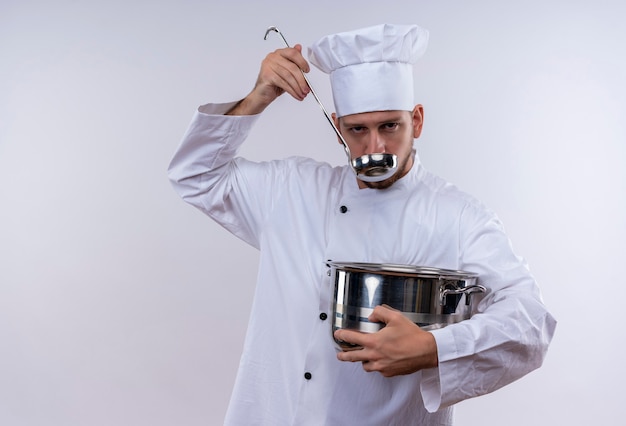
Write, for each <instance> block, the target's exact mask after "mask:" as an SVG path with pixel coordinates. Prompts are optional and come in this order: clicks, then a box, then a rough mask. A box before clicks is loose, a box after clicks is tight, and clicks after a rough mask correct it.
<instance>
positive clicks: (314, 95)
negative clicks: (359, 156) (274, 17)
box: [263, 26, 352, 161]
mask: <svg viewBox="0 0 626 426" xmlns="http://www.w3.org/2000/svg"><path fill="white" fill-rule="evenodd" d="M270 31H274V32H276V33H278V35H280V37H281V38H282V39H283V41H284V42H285V46H287V47H291V46H289V43H287V40H286V39H285V36H284V35H283V33H281V32H280V30H279V29H278V28H276V27H274V26H271V27H269V28H268V29H267V31H265V37H263V40H267V35H268V34H269V33H270ZM300 72H301V73H302V77H304V81H306V84H307V86H309V89H311V94H312V95H313V97H314V98H315V100H316V101H317V104H318V105H319V106H320V108H321V109H322V112H323V113H324V116H325V117H326V120H328V122H329V123H330V125H331V126H332V128H333V130H335V133H336V134H337V137H338V138H339V140H340V141H341V143H342V144H343V148H344V149H345V151H346V155H347V156H348V161H351V160H352V155H351V154H350V148H348V144H347V143H346V141H345V139H344V138H343V136H342V135H341V133H340V132H339V129H338V128H337V126H335V123H334V122H333V119H332V118H331V117H330V115H329V114H328V112H326V108H324V105H322V102H321V101H320V98H318V97H317V93H315V90H313V86H312V85H311V82H310V81H309V79H308V78H307V76H306V74H305V73H304V71H302V70H300Z"/></svg>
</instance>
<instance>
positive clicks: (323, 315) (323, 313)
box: [320, 312, 328, 321]
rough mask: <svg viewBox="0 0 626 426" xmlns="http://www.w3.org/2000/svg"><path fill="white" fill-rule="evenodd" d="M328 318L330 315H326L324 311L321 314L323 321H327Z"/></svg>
mask: <svg viewBox="0 0 626 426" xmlns="http://www.w3.org/2000/svg"><path fill="white" fill-rule="evenodd" d="M326 318H328V315H326V312H322V313H321V314H320V319H321V320H322V321H326Z"/></svg>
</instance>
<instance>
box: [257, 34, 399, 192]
mask: <svg viewBox="0 0 626 426" xmlns="http://www.w3.org/2000/svg"><path fill="white" fill-rule="evenodd" d="M271 31H274V32H276V33H278V35H280V37H281V38H282V39H283V42H284V43H285V46H287V47H291V46H289V43H287V40H286V39H285V36H284V35H283V33H281V32H280V30H279V29H278V28H276V27H274V26H271V27H269V28H268V29H267V30H266V31H265V37H264V39H267V35H268V34H269V33H270V32H271ZM301 71H302V70H301ZM302 76H303V77H304V81H306V84H307V85H308V86H309V89H311V94H312V95H313V97H314V98H315V100H316V101H317V104H318V105H319V106H320V108H321V109H322V112H323V113H324V115H325V116H326V119H327V120H328V122H329V123H330V125H331V126H332V128H333V129H334V130H335V133H336V134H337V137H338V138H339V140H340V141H341V143H342V144H343V148H344V150H345V151H346V155H347V156H348V163H349V164H350V166H351V167H352V170H354V173H355V174H356V177H357V178H358V179H360V180H362V181H364V182H381V181H383V180H385V179H388V178H390V177H391V176H393V175H394V174H395V173H396V171H397V170H398V158H397V156H396V155H395V154H388V153H376V154H366V155H362V156H360V157H357V158H354V159H353V158H352V154H351V153H350V148H349V147H348V144H347V143H346V141H345V139H344V138H343V135H342V134H341V132H340V131H339V129H338V128H337V126H335V123H334V122H333V120H332V118H331V117H330V115H328V112H326V108H324V105H322V102H321V101H320V99H319V98H318V97H317V94H316V93H315V90H313V86H311V82H310V81H309V79H308V78H307V76H306V74H305V73H304V71H302Z"/></svg>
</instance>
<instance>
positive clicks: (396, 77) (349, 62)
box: [309, 24, 428, 117]
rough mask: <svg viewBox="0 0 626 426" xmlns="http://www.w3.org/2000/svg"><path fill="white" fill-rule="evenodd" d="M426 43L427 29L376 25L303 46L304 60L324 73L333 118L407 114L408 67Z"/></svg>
mask: <svg viewBox="0 0 626 426" xmlns="http://www.w3.org/2000/svg"><path fill="white" fill-rule="evenodd" d="M427 44H428V31H427V30H425V29H423V28H420V27H418V26H417V25H391V24H382V25H376V26H373V27H368V28H363V29H360V30H355V31H348V32H344V33H339V34H332V35H328V36H326V37H323V38H322V39H321V40H319V41H318V42H317V43H315V44H313V46H311V47H310V48H309V60H310V61H311V63H312V64H313V65H315V66H316V67H317V68H319V69H320V70H322V71H323V72H325V73H327V74H330V84H331V88H332V92H333V100H334V102H335V111H336V113H337V115H338V116H339V117H343V116H344V115H350V114H356V113H360V112H371V111H391V110H406V111H412V110H413V107H414V106H415V104H414V99H413V64H414V63H415V62H417V60H418V59H419V58H420V57H421V56H422V55H423V54H424V51H425V50H426V45H427Z"/></svg>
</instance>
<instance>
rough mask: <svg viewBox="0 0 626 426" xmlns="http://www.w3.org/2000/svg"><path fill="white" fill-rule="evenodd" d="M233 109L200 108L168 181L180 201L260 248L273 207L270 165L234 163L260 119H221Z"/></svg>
mask: <svg viewBox="0 0 626 426" xmlns="http://www.w3.org/2000/svg"><path fill="white" fill-rule="evenodd" d="M232 105H234V103H228V104H208V105H204V106H201V107H200V108H198V110H197V111H196V113H195V114H194V116H193V119H192V121H191V124H190V125H189V128H188V129H187V132H186V133H185V135H184V137H183V140H182V142H181V144H180V146H179V147H178V149H177V150H176V152H175V154H174V156H173V158H172V160H171V162H170V165H169V168H168V176H169V179H170V181H171V183H172V186H173V187H174V190H175V191H176V192H177V193H178V194H179V195H180V196H181V197H182V199H183V200H185V201H186V202H187V203H189V204H191V205H193V206H195V207H197V208H198V209H200V210H201V211H202V212H204V213H205V214H207V215H208V216H210V217H211V218H213V219H214V220H215V221H216V222H218V223H219V224H221V225H222V226H223V227H224V228H226V229H227V230H229V231H230V232H232V233H233V234H234V235H236V236H237V237H239V238H241V239H242V240H244V241H245V242H247V243H249V244H250V245H252V246H254V247H257V248H258V246H259V232H260V229H261V227H260V224H261V222H262V220H263V219H262V215H263V212H267V209H268V208H270V206H269V205H268V204H271V200H270V199H269V198H268V197H267V196H264V195H263V194H268V193H271V191H268V190H267V189H268V185H270V184H269V182H267V180H268V179H270V177H269V176H270V174H271V173H269V169H270V168H271V165H270V164H268V163H254V162H251V161H247V160H245V159H243V158H236V154H237V151H238V149H239V148H240V146H241V145H242V144H243V142H244V141H245V139H246V138H247V136H248V134H249V131H250V129H251V128H252V126H253V125H254V123H255V122H256V121H257V119H258V116H226V115H223V114H224V113H225V112H226V111H227V110H228V109H229V108H230V107H231V106H232ZM263 188H264V189H265V190H264V191H262V190H261V189H263Z"/></svg>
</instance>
